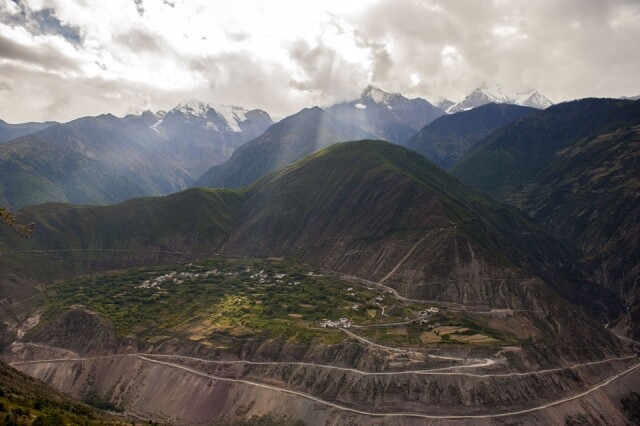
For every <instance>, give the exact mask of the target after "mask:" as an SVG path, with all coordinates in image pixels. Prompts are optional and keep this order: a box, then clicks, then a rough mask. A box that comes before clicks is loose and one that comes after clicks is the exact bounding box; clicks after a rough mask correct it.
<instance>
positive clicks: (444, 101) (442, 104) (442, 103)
mask: <svg viewBox="0 0 640 426" xmlns="http://www.w3.org/2000/svg"><path fill="white" fill-rule="evenodd" d="M455 104H456V103H455V102H453V101H450V100H449V99H442V100H441V101H439V102H438V103H437V104H436V106H437V107H438V108H440V109H441V110H443V111H446V110H448V109H449V108H451V107H452V106H454V105H455Z"/></svg>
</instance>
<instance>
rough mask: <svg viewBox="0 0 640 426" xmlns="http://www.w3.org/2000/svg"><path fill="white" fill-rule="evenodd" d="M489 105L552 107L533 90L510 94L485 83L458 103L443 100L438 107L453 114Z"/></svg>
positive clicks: (547, 100) (542, 96)
mask: <svg viewBox="0 0 640 426" xmlns="http://www.w3.org/2000/svg"><path fill="white" fill-rule="evenodd" d="M489 103H500V104H512V105H521V106H527V107H532V108H538V109H545V108H548V107H550V106H551V105H553V102H551V101H550V100H549V99H548V98H547V97H546V96H544V95H542V94H540V93H539V92H538V91H537V90H535V89H531V90H528V91H525V92H521V93H517V94H511V93H508V92H505V91H504V90H503V88H502V86H500V85H498V84H495V85H492V86H489V85H488V84H486V83H485V84H483V85H482V86H480V87H478V88H477V89H475V90H474V91H473V92H471V93H470V94H468V95H467V96H466V97H465V98H464V99H462V100H461V101H460V102H456V103H454V102H452V101H449V100H446V99H445V100H443V101H441V102H440V103H439V105H441V106H442V107H446V112H447V113H449V114H453V113H456V112H461V111H468V110H470V109H473V108H477V107H479V106H482V105H485V104H489Z"/></svg>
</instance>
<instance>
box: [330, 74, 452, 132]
mask: <svg viewBox="0 0 640 426" xmlns="http://www.w3.org/2000/svg"><path fill="white" fill-rule="evenodd" d="M326 111H327V112H328V113H329V114H331V115H333V116H334V117H336V118H338V119H340V120H342V121H344V122H345V123H350V124H353V125H355V126H358V127H360V128H362V129H364V130H365V131H367V132H369V133H370V134H372V135H374V136H375V137H377V138H379V139H383V140H387V141H390V142H395V143H402V142H405V141H406V140H407V139H408V138H410V137H411V136H413V135H414V134H415V133H416V132H417V131H418V130H420V129H421V128H422V127H424V126H425V125H427V124H429V123H431V122H432V121H433V120H435V119H436V118H438V117H440V116H442V115H444V111H442V110H441V109H440V108H438V107H435V106H433V105H431V104H430V103H429V102H427V101H426V100H424V99H421V98H415V99H407V98H405V97H404V96H402V95H401V94H399V93H387V92H384V91H382V90H380V89H379V88H377V87H375V86H368V87H367V88H366V89H365V90H364V91H363V92H362V95H361V96H360V98H358V99H355V100H353V101H349V102H344V103H341V104H337V105H334V106H332V107H329V108H327V109H326Z"/></svg>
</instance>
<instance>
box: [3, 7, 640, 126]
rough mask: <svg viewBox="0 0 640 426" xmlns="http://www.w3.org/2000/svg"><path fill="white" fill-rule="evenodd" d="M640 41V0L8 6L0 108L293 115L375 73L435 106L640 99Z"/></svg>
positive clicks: (19, 115) (28, 116) (16, 117)
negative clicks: (499, 93) (198, 102)
mask: <svg viewBox="0 0 640 426" xmlns="http://www.w3.org/2000/svg"><path fill="white" fill-rule="evenodd" d="M247 10H249V11H250V13H249V12H247ZM96 17H99V19H97V18H96ZM637 40H640V3H638V2H637V1H636V0H610V1H606V2H604V1H600V0H565V1H562V2H558V1H555V0H537V1H535V2H522V1H517V0H494V1H491V2H478V1H476V0H458V1H444V0H403V1H401V2H398V1H397V0H362V1H358V2H344V0H324V1H323V2H290V1H286V0H273V1H272V2H269V3H268V4H267V3H265V2H260V1H257V0H256V1H252V0H245V1H243V2H228V1H225V0H189V1H174V0H163V1H146V2H144V3H143V0H134V1H131V0H110V1H108V2H101V1H98V0H83V1H78V2H69V1H67V0H22V1H20V2H14V1H12V0H0V76H2V80H1V81H2V85H3V86H1V87H0V90H2V93H3V102H2V103H0V118H2V119H9V120H11V121H14V122H15V121H30V120H36V119H56V120H68V119H72V118H75V117H78V116H81V115H86V114H99V113H105V112H111V113H114V114H117V115H122V114H124V113H126V112H131V111H133V110H137V109H142V108H145V109H146V108H149V109H153V110H156V109H166V108H170V107H172V106H174V105H176V104H177V103H179V102H181V101H184V100H185V99H187V98H190V97H196V98H201V99H203V100H206V101H211V102H222V103H231V104H239V105H243V106H247V107H260V108H263V109H265V110H267V111H269V112H270V113H272V114H273V115H275V116H284V115H288V114H292V113H294V112H296V111H297V110H299V109H301V108H303V107H306V106H310V105H312V104H314V103H316V104H324V105H327V104H330V103H333V102H337V101H342V100H345V99H348V98H352V97H355V96H357V95H358V94H359V93H360V92H361V91H362V89H363V88H364V87H365V86H366V85H367V84H369V83H374V84H376V85H378V86H380V87H381V88H383V89H384V90H388V91H394V92H401V93H403V94H405V95H407V96H420V97H425V98H427V99H429V100H435V99H437V98H440V97H446V98H450V99H454V100H455V99H459V98H461V97H462V96H464V95H466V94H467V93H468V92H469V91H471V90H473V89H474V88H475V87H477V86H478V85H480V84H481V83H482V82H488V83H493V82H497V83H501V84H502V85H503V87H504V88H505V89H506V90H512V91H519V90H524V89H528V88H536V89H538V90H540V91H541V92H542V93H543V94H545V95H546V96H548V97H550V98H552V99H554V100H558V101H561V100H566V99H573V98H578V97H585V96H622V95H634V94H640V81H639V80H638V79H637V77H636V74H637V70H638V69H640V55H638V54H637V46H636V44H637ZM4 85H6V86H4ZM7 87H8V88H10V89H11V90H9V89H7ZM116 95H118V96H116Z"/></svg>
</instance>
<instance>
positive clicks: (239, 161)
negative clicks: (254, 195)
mask: <svg viewBox="0 0 640 426" xmlns="http://www.w3.org/2000/svg"><path fill="white" fill-rule="evenodd" d="M367 137H371V135H370V134H368V133H366V132H365V131H364V130H362V129H360V128H358V127H356V126H352V125H349V124H345V123H343V122H341V121H339V120H338V119H336V118H334V117H332V116H331V115H330V114H328V113H326V112H325V111H323V110H322V109H321V108H318V107H314V108H310V109H304V110H302V111H300V112H298V113H297V114H294V115H292V116H290V117H287V118H285V119H283V120H282V121H280V122H279V123H276V124H274V125H273V126H271V127H269V128H268V129H267V130H266V131H265V132H264V133H263V134H262V135H261V136H258V137H257V138H255V139H253V140H251V141H249V142H247V143H245V144H244V145H242V146H240V147H239V148H238V149H237V150H236V151H235V152H234V153H233V155H232V156H231V158H230V159H229V160H228V161H227V162H225V163H223V164H220V165H218V166H214V167H212V168H211V169H209V170H208V171H207V172H205V173H204V175H202V177H200V179H198V180H197V181H196V183H195V184H194V186H208V187H210V188H240V187H243V186H247V185H250V184H251V183H253V182H255V181H256V180H257V179H259V178H260V177H262V176H264V175H266V174H268V173H270V172H272V171H274V170H278V169H281V168H282V167H285V166H288V165H289V164H291V163H293V162H294V161H297V160H299V159H301V158H303V157H305V156H307V155H309V154H312V153H314V152H316V151H319V150H320V149H322V148H325V147H327V146H329V145H332V144H335V143H338V142H346V141H349V140H354V139H362V138H367Z"/></svg>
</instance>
